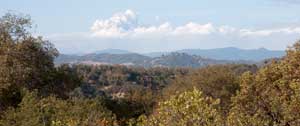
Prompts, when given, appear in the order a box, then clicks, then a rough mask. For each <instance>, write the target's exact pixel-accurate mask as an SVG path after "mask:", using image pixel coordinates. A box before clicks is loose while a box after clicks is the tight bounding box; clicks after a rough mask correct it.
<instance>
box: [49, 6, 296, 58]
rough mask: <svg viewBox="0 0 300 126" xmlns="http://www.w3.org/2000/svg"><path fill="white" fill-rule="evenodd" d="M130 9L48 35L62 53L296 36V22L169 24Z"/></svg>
mask: <svg viewBox="0 0 300 126" xmlns="http://www.w3.org/2000/svg"><path fill="white" fill-rule="evenodd" d="M138 21H139V20H138V16H137V14H136V13H135V12H134V11H132V10H127V11H125V12H121V13H117V14H114V15H113V16H112V17H110V18H108V19H99V20H96V21H95V22H94V24H93V25H92V26H91V28H90V29H91V31H90V32H87V33H78V34H76V33H72V34H67V35H66V34H56V35H52V36H48V38H50V40H52V41H53V42H54V43H55V45H56V46H57V47H58V48H59V49H60V50H61V51H62V52H63V53H75V52H92V51H96V50H99V49H105V48H118V49H126V50H130V51H136V52H152V51H172V50H177V49H184V48H221V47H228V46H235V47H239V48H260V47H265V48H269V49H285V48H286V47H287V46H288V45H291V44H292V43H293V42H294V41H295V40H297V39H299V37H300V26H298V25H294V26H285V27H277V28H259V29H258V28H257V29H249V28H238V27H232V26H229V25H221V26H218V25H214V24H213V23H210V22H208V23H205V24H199V23H195V22H189V23H186V24H183V25H173V24H172V23H171V22H165V23H161V24H159V25H141V24H139V22H138Z"/></svg>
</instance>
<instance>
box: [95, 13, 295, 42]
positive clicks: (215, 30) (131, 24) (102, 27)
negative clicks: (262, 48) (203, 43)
mask: <svg viewBox="0 0 300 126" xmlns="http://www.w3.org/2000/svg"><path fill="white" fill-rule="evenodd" d="M138 21H139V20H138V17H137V14H136V13H135V12H134V11H132V10H126V11H125V12H120V13H116V14H114V15H113V16H112V17H111V18H109V19H101V20H96V21H95V22H94V24H93V25H92V27H91V32H92V35H93V36H94V37H117V38H120V37H140V36H142V35H153V34H156V35H160V36H182V35H201V36H206V35H211V34H221V35H236V36H237V37H259V36H270V35H272V34H277V33H280V34H300V27H286V28H274V29H260V30H252V29H243V28H235V27H231V26H225V25H224V26H215V25H213V24H212V23H207V24H199V23H195V22H189V23H187V24H185V25H182V26H174V25H172V24H171V23H170V22H165V23H162V24H161V25H156V26H155V25H153V26H143V25H139V22H138Z"/></svg>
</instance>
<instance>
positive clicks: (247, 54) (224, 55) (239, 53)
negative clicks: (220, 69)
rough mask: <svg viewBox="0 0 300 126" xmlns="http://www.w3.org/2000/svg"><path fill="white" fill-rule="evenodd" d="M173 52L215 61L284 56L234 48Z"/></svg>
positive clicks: (277, 53)
mask: <svg viewBox="0 0 300 126" xmlns="http://www.w3.org/2000/svg"><path fill="white" fill-rule="evenodd" d="M175 52H180V53H186V54H189V55H197V56H201V57H204V58H211V59H217V60H251V61H261V60H264V59H269V58H279V57H282V56H284V55H285V51H273V50H267V49H265V48H259V49H239V48H235V47H227V48H216V49H184V50H178V51H175ZM169 53H170V52H154V53H147V54H145V55H146V56H150V57H159V56H162V55H166V54H169Z"/></svg>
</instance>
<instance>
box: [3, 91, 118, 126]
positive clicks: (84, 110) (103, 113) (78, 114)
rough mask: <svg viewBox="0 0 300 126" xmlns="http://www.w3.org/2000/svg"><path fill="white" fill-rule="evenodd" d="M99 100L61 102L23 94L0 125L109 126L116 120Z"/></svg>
mask: <svg viewBox="0 0 300 126" xmlns="http://www.w3.org/2000/svg"><path fill="white" fill-rule="evenodd" d="M102 102H103V101H102V100H101V98H95V99H69V100H61V99H59V98H56V97H53V96H50V97H46V98H39V97H38V96H37V92H29V91H25V96H24V98H23V100H22V102H21V103H20V105H19V107H18V108H10V109H9V110H8V111H6V112H5V116H3V118H2V119H0V126H77V125H80V126H98V125H101V126H112V125H117V123H116V121H115V117H114V116H113V115H112V113H111V112H110V111H109V110H107V109H106V108H105V107H104V105H103V103H102Z"/></svg>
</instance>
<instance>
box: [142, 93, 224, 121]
mask: <svg viewBox="0 0 300 126" xmlns="http://www.w3.org/2000/svg"><path fill="white" fill-rule="evenodd" d="M218 104H219V100H213V99H212V98H210V97H203V94H202V92H201V91H199V90H197V89H194V90H193V91H189V92H184V93H182V94H180V95H177V96H173V97H171V98H170V100H167V101H165V102H161V103H160V104H159V106H158V109H157V110H156V112H155V113H154V114H153V115H152V116H150V117H149V118H148V119H146V120H144V121H143V123H142V124H141V125H145V126H222V125H223V122H222V117H221V114H219V113H218V111H217V109H216V106H217V105H218Z"/></svg>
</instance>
